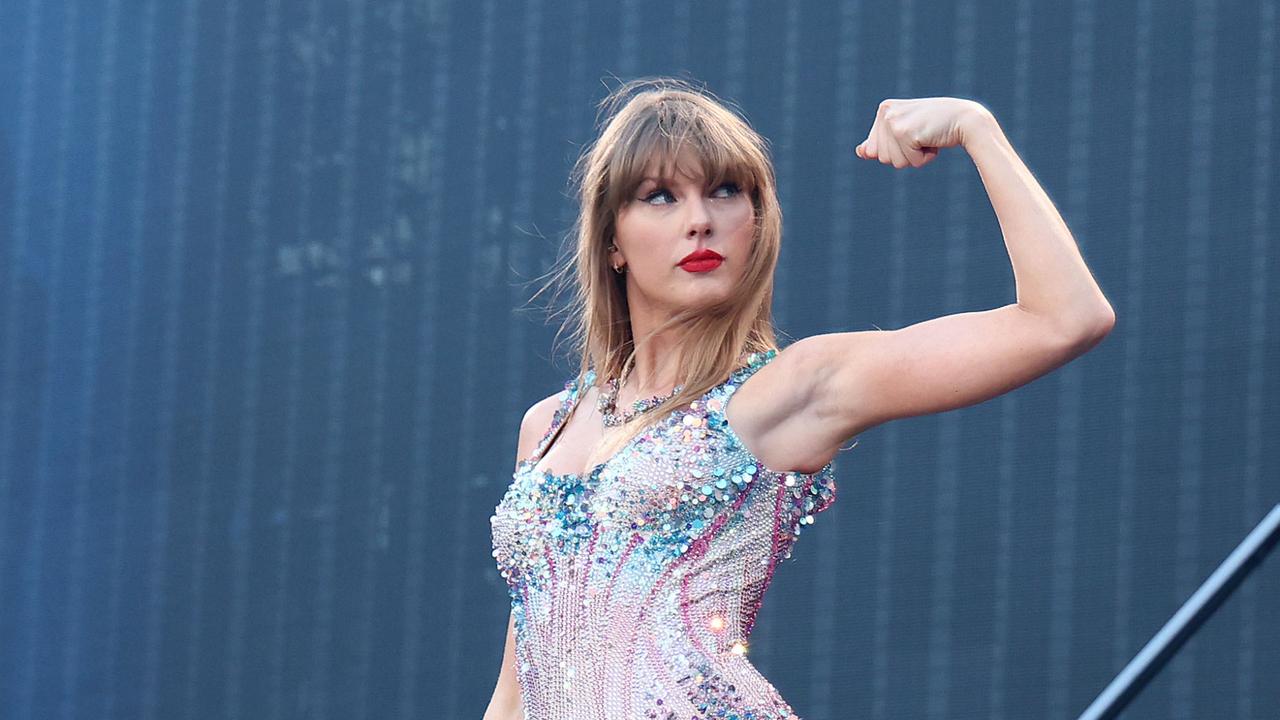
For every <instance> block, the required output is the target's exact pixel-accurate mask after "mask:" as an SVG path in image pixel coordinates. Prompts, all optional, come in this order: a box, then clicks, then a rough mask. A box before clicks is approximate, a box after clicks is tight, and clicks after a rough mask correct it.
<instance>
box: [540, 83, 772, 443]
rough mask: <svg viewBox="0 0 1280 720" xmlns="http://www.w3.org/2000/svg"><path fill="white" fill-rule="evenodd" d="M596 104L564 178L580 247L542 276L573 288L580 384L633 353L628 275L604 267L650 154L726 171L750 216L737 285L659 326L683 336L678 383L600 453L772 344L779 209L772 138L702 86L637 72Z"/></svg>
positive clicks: (714, 172)
mask: <svg viewBox="0 0 1280 720" xmlns="http://www.w3.org/2000/svg"><path fill="white" fill-rule="evenodd" d="M597 110H598V112H597V126H598V127H599V126H601V125H602V126H603V127H602V129H601V130H600V132H599V135H598V136H597V137H596V139H595V140H594V141H593V142H592V143H590V144H589V145H587V146H586V147H585V148H584V149H583V152H582V154H581V155H580V156H579V158H578V161H577V163H576V164H575V166H574V170H573V174H572V177H571V182H572V185H573V190H574V194H575V196H576V198H577V200H578V203H579V212H578V217H577V220H576V221H575V223H574V225H573V227H572V229H571V230H570V234H569V239H570V240H571V241H572V240H573V239H575V238H576V243H572V244H573V245H574V248H575V249H574V252H573V253H572V254H568V255H566V256H565V257H564V258H563V259H562V261H561V263H560V265H559V267H558V268H553V274H552V279H551V282H549V283H548V285H551V284H553V283H556V284H558V285H559V286H560V288H561V290H563V289H564V288H565V287H570V288H571V289H572V290H573V294H572V300H571V302H570V304H569V306H568V308H567V311H568V313H569V317H568V318H566V321H565V324H564V325H562V327H561V331H563V330H564V329H565V327H566V326H568V325H572V334H571V336H570V338H571V341H572V342H573V344H574V350H575V354H576V355H577V356H578V358H579V359H580V366H579V369H578V372H579V382H581V381H582V380H583V379H584V377H585V375H586V373H587V371H588V370H590V369H591V368H593V367H594V369H595V371H596V376H597V378H599V380H600V381H601V382H603V380H605V379H607V378H612V377H618V376H619V374H620V373H621V371H622V370H623V368H624V367H625V366H626V364H627V363H628V361H629V360H630V359H631V358H632V356H633V355H634V353H635V351H636V342H637V340H636V338H634V337H632V333H631V324H630V320H629V312H628V309H627V299H626V278H625V275H619V274H617V273H616V272H614V270H613V269H612V267H611V266H610V263H609V252H608V249H607V248H608V246H609V244H610V242H611V239H612V237H613V234H614V227H615V224H616V221H617V215H618V210H619V209H620V208H621V207H622V206H623V205H624V204H625V203H626V202H627V200H628V199H629V198H631V197H632V196H633V195H634V193H635V191H636V189H637V188H638V187H639V185H640V183H641V182H642V180H643V177H644V174H645V171H646V170H647V169H649V168H650V165H651V164H652V163H653V162H654V161H655V160H656V161H657V162H659V163H660V165H661V167H662V168H663V173H662V175H663V176H666V177H669V176H670V172H668V170H669V169H674V165H675V163H676V159H677V157H678V156H680V154H681V152H682V151H691V152H692V155H693V157H695V158H696V159H697V161H698V163H699V164H700V165H701V168H700V169H701V170H702V171H703V173H705V176H706V179H707V180H708V181H709V186H710V187H716V186H719V185H720V184H721V183H723V182H727V181H733V182H736V183H738V185H739V187H741V188H742V190H743V191H744V192H749V194H750V197H751V203H752V206H753V208H754V223H755V234H754V239H753V242H752V245H751V252H750V256H749V257H748V259H747V266H746V268H745V270H744V274H743V277H742V282H741V283H740V284H739V285H738V286H737V287H738V290H737V291H735V292H734V293H733V294H732V295H731V296H730V297H728V298H726V299H724V300H723V301H720V302H717V303H715V304H714V305H712V306H707V307H700V308H695V309H686V310H682V311H681V312H679V313H678V314H677V315H675V316H674V317H672V318H670V319H669V320H667V321H666V322H664V323H663V324H662V325H660V326H659V327H658V328H657V329H656V330H654V333H655V334H656V333H658V332H661V331H663V330H666V329H668V328H671V327H676V326H679V327H682V328H684V331H683V333H682V335H681V336H682V337H684V338H688V339H689V341H687V342H686V344H685V345H684V346H682V347H681V357H680V362H679V365H678V369H677V373H678V374H677V377H680V378H684V381H683V382H682V383H681V384H682V385H683V388H682V389H681V391H680V392H679V393H678V394H676V395H675V396H674V397H672V398H671V399H669V400H667V401H666V402H665V403H663V404H662V405H661V406H659V407H658V408H655V409H654V410H651V411H649V412H648V413H645V414H642V415H640V416H639V417H637V418H636V419H635V420H633V421H631V422H629V423H627V424H625V425H623V426H622V428H620V429H619V430H618V431H615V432H610V433H606V435H605V438H604V441H603V442H602V443H601V444H600V446H598V447H597V449H596V451H595V452H594V453H593V456H595V455H597V454H599V453H602V452H603V453H607V455H605V457H607V456H608V455H612V454H613V452H614V451H616V450H617V449H619V448H621V447H623V446H625V445H626V444H627V443H628V442H630V441H631V440H632V439H633V438H635V437H636V436H638V435H639V434H640V433H641V432H643V431H644V430H646V429H647V428H650V427H652V426H654V425H656V424H657V423H659V422H661V421H662V420H663V419H664V418H666V417H668V416H669V415H670V414H671V413H672V412H673V411H675V410H676V409H679V408H681V407H684V406H686V405H688V404H689V403H690V402H692V401H693V400H696V399H697V398H698V397H700V396H701V395H702V394H704V393H705V392H707V391H708V390H710V389H711V388H712V387H714V386H715V385H717V384H719V383H721V382H723V381H724V380H725V379H726V378H728V376H729V374H730V373H731V372H733V371H734V370H735V369H737V368H738V367H739V366H740V365H742V364H743V359H744V356H745V355H747V354H750V353H753V352H765V351H767V350H771V349H775V350H776V349H777V340H776V339H775V336H774V328H773V319H772V310H771V305H772V300H773V274H774V269H775V268H776V267H777V263H778V254H779V250H780V246H781V242H782V210H781V207H780V206H779V204H778V196H777V189H776V185H775V176H774V170H773V163H772V161H771V159H770V157H769V150H768V143H767V141H766V140H765V139H764V138H763V137H761V135H760V134H759V133H757V132H756V131H755V130H754V129H753V128H751V126H750V125H749V124H748V123H747V121H746V120H745V119H743V118H742V117H741V116H740V115H738V114H737V113H735V112H734V111H733V110H731V109H730V108H729V107H727V106H726V105H725V104H724V103H723V102H722V101H721V100H719V99H718V98H716V97H715V96H714V95H713V94H711V93H710V92H709V91H707V90H706V89H704V88H698V87H695V86H694V85H692V84H690V83H689V82H687V81H684V80H680V79H676V78H641V79H637V80H632V81H630V82H626V83H623V84H622V85H620V86H619V87H618V88H617V89H615V90H614V91H612V92H610V93H609V94H608V95H607V96H606V97H605V98H604V99H603V100H602V101H601V102H600V104H599V106H598V108H597ZM545 287H546V286H544V288H543V289H545ZM540 293H541V290H540V291H539V294H540ZM558 294H559V293H558V292H557V295H558ZM535 297H536V295H535ZM558 336H559V333H557V337H558ZM643 340H644V339H643V338H641V339H640V342H643ZM581 392H584V393H585V392H586V388H585V387H583V388H582V390H581Z"/></svg>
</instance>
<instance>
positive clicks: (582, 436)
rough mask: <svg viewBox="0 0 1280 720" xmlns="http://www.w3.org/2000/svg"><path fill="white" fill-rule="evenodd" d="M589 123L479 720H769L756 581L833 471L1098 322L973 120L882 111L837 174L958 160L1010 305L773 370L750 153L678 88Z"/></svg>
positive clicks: (991, 136)
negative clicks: (570, 247) (1000, 265)
mask: <svg viewBox="0 0 1280 720" xmlns="http://www.w3.org/2000/svg"><path fill="white" fill-rule="evenodd" d="M603 107H604V109H605V110H607V113H606V117H607V123H606V124H605V126H604V128H603V130H602V131H601V133H600V136H599V138H598V139H597V140H596V141H595V142H594V143H593V144H592V145H591V146H589V147H588V148H587V149H586V150H585V151H584V153H583V155H582V157H581V159H580V161H579V164H578V166H577V168H575V179H576V180H577V186H578V194H579V200H580V214H579V217H578V222H577V225H576V228H575V231H576V237H577V252H576V255H574V256H573V257H572V258H571V265H567V266H566V267H565V268H563V269H562V273H561V274H562V276H564V275H565V274H566V273H569V272H572V273H574V275H573V279H574V287H575V290H576V298H575V307H574V311H575V312H574V313H573V315H572V318H573V319H574V320H575V321H576V323H577V326H576V335H575V337H576V341H577V349H578V352H579V355H580V357H581V367H580V372H579V375H578V376H577V377H576V378H574V379H573V380H571V381H569V382H568V383H566V385H565V387H564V390H563V391H562V392H559V393H557V394H555V395H552V396H550V397H547V398H545V399H543V400H541V401H540V402H538V403H536V404H534V405H533V406H532V407H531V408H529V410H528V412H527V413H526V414H525V416H524V419H523V421H522V423H521V428H520V438H519V443H518V445H519V449H518V452H517V464H516V470H515V474H514V476H513V482H512V483H511V486H510V488H509V489H508V491H507V493H506V495H505V496H504V497H503V498H502V501H501V502H500V503H499V505H498V507H497V509H496V512H495V514H494V516H493V517H492V518H491V522H492V525H493V541H494V551H493V555H494V557H495V558H496V560H497V563H498V566H499V568H500V570H501V573H502V576H503V577H504V578H505V579H506V581H507V583H508V586H509V591H510V595H511V599H512V612H511V617H510V620H509V623H508V629H507V641H506V651H505V653H504V656H503V661H502V668H501V671H500V673H499V676H498V683H497V688H496V689H495V691H494V694H493V697H492V700H491V701H490V704H489V709H488V712H487V713H486V715H485V717H486V718H487V719H489V720H498V719H502V718H529V719H530V720H552V719H554V720H563V719H565V718H574V719H581V720H588V719H591V720H595V719H599V720H604V719H606V718H608V719H614V718H619V719H624V718H625V719H630V718H681V719H684V718H690V717H754V718H795V717H796V716H795V714H794V712H793V711H792V709H791V707H790V706H789V705H788V704H787V702H786V701H785V700H783V698H781V697H780V696H779V694H778V693H777V691H776V690H775V689H774V687H773V686H772V685H771V684H770V683H769V682H768V681H767V680H766V679H765V678H764V677H762V676H761V675H760V674H759V673H758V672H757V671H756V669H755V668H754V666H753V665H752V664H751V662H750V660H749V659H748V654H747V653H748V638H749V636H750V633H751V628H752V624H753V623H754V621H755V617H756V614H757V612H758V610H759V608H760V603H761V601H762V599H763V596H764V593H765V590H766V588H767V587H768V586H769V582H770V579H771V577H772V574H773V569H774V567H775V566H776V564H777V562H779V561H780V560H782V559H784V558H786V557H789V556H790V550H791V546H792V544H793V543H794V541H795V539H796V536H797V535H798V534H799V532H800V529H801V527H802V526H803V525H805V524H809V523H812V522H813V517H814V515H815V514H816V513H818V512H821V511H822V510H823V509H825V508H826V507H827V506H829V505H830V504H831V502H832V501H833V500H834V497H835V483H834V479H833V472H832V461H833V458H834V457H835V455H836V453H837V451H838V450H840V449H841V446H842V445H843V444H844V443H846V442H847V441H849V440H851V439H852V438H854V437H855V436H857V435H858V434H859V433H861V432H862V431H864V430H866V429H867V428H870V427H873V426H875V425H878V424H880V423H883V422H885V421H887V420H891V419H894V418H902V417H909V416H918V415H923V414H926V413H937V412H943V411H946V410H951V409H954V408H960V407H964V406H967V405H972V404H975V403H979V402H982V401H984V400H987V399H990V398H993V397H996V396H997V395H1000V394H1001V393H1005V392H1008V391H1010V390H1012V389H1014V388H1016V387H1019V386H1021V385H1023V384H1025V383H1027V382H1029V381H1031V380H1033V379H1035V378H1036V377H1039V376H1041V375H1043V374H1045V373H1047V372H1049V371H1051V370H1053V369H1055V368H1057V367H1059V366H1061V365H1062V364H1064V363H1066V362H1067V361H1069V360H1071V359H1072V358H1075V357H1077V356H1079V355H1080V354H1082V353H1084V352H1086V351H1087V350H1089V349H1090V348H1091V347H1093V346H1094V345H1095V344H1097V343H1098V342H1099V341H1100V340H1101V339H1102V338H1103V337H1104V336H1105V335H1106V334H1107V333H1108V332H1109V331H1110V329H1111V327H1112V325H1113V324H1114V313H1113V311H1112V309H1111V306H1110V305H1109V304H1108V302H1107V300H1106V299H1105V297H1104V296H1103V294H1102V292H1101V290H1100V289H1099V288H1098V285H1097V284H1096V283H1095V282H1094V280H1093V277H1092V276H1091V274H1090V272H1089V270H1088V268H1087V267H1086V266H1085V263H1084V261H1083V259H1082V258H1081V256H1080V253H1079V251H1078V249H1077V248H1076V245H1075V242H1074V240H1073V239H1072V237H1071V234H1070V232H1069V231H1068V229H1067V227H1066V225H1065V224H1064V223H1063V221H1062V218H1061V217H1060V216H1059V215H1058V213H1057V212H1056V211H1055V209H1054V207H1053V204H1052V203H1051V202H1050V200H1049V198H1048V197H1047V196H1046V195H1045V193H1044V191H1043V190H1041V188H1040V187H1039V185H1037V183H1036V182H1035V180H1034V178H1033V177H1032V175H1031V173H1030V172H1029V171H1028V170H1027V168H1026V167H1025V166H1024V165H1023V163H1022V162H1021V160H1020V159H1019V158H1018V156H1017V155H1016V154H1015V153H1014V151H1013V149H1012V147H1011V146H1010V144H1009V142H1008V141H1007V140H1006V139H1005V137H1004V135H1003V134H1002V132H1001V130H1000V127H999V125H998V124H997V123H996V121H995V119H994V117H993V116H992V115H991V114H990V113H989V112H988V111H987V110H986V109H985V108H984V107H982V106H981V105H979V104H978V103H975V102H973V101H969V100H963V99H957V98H926V99H916V100H886V101H884V102H883V103H881V104H880V107H879V110H878V111H877V113H876V118H875V121H874V123H873V124H872V126H871V130H870V133H869V135H868V137H867V139H866V140H864V141H863V142H862V143H861V144H860V145H858V147H857V148H855V152H856V154H857V156H858V157H860V158H864V159H867V160H879V161H880V162H882V163H885V164H892V165H893V166H894V167H895V168H904V167H907V166H908V165H910V166H912V167H921V166H923V165H925V164H927V163H928V162H930V161H932V160H933V159H934V158H935V157H936V156H937V153H938V150H939V149H940V148H944V147H951V146H957V145H959V146H962V147H963V148H964V149H965V150H966V151H967V152H968V153H969V155H970V157H972V159H973V161H974V162H975V163H976V164H977V167H978V170H979V173H980V175H981V177H982V181H983V183H984V185H985V187H986V190H987V192H988V194H989V196H990V198H991V203H992V205H993V206H994V209H995V212H996V215H997V216H998V218H999V221H1000V227H1001V229H1002V231H1003V233H1004V237H1005V245H1006V247H1007V249H1008V252H1009V258H1010V260H1011V262H1012V264H1013V270H1014V275H1015V279H1016V283H1017V302H1016V303H1011V304H1009V305H1006V306H1004V307H999V308H995V309H993V310H985V311H979V312H966V313H959V314H955V315H949V316H946V317H940V318H935V319H932V320H929V321H926V322H921V323H918V324H915V325H911V326H909V327H906V328H903V329H900V330H892V331H869V332H846V333H831V334H823V335H815V336H812V337H807V338H803V339H801V340H798V341H796V342H794V343H792V344H790V345H789V346H788V347H786V348H785V349H779V348H778V347H777V343H776V341H775V338H774V333H773V330H772V323H771V315H770V301H771V298H772V290H773V272H774V268H775V265H776V263H777V259H778V251H779V245H780V242H781V225H782V223H781V214H780V210H779V207H778V200H777V196H776V190H775V187H774V174H773V169H772V166H771V162H770V160H769V158H768V153H767V151H766V145H765V141H764V140H763V139H762V138H761V137H760V136H759V135H758V134H756V133H755V132H754V131H753V130H752V129H751V128H750V127H749V126H748V125H747V123H746V122H745V121H743V120H742V119H741V118H739V117H738V116H737V115H736V114H735V113H733V112H731V111H730V110H728V109H727V108H726V107H724V106H723V105H722V104H720V103H719V102H718V101H717V100H716V99H715V98H714V97H713V96H711V95H710V94H709V93H707V92H705V91H703V90H700V89H697V88H694V87H692V86H690V85H688V84H687V83H683V82H681V81H675V80H667V79H660V80H642V81H634V82H631V83H628V84H626V85H623V86H622V87H621V88H619V89H618V90H617V91H615V92H614V93H612V94H611V95H610V97H609V98H606V101H605V104H604V106H603ZM562 279H563V277H562ZM731 399H732V401H733V402H732V403H730V400H731ZM623 408H627V409H626V410H623Z"/></svg>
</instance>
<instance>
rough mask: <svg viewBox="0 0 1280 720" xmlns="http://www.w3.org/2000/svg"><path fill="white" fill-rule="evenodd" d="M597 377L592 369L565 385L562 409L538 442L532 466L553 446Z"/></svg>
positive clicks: (562, 391)
mask: <svg viewBox="0 0 1280 720" xmlns="http://www.w3.org/2000/svg"><path fill="white" fill-rule="evenodd" d="M595 377H596V371H595V369H594V368H592V369H589V370H587V373H586V375H583V376H582V377H580V378H574V379H572V380H569V381H568V382H566V383H565V384H564V389H563V390H561V391H560V407H558V408H556V412H555V415H553V416H552V417H551V426H550V427H548V428H547V430H546V432H544V433H543V434H542V439H541V440H539V441H538V446H537V447H536V448H534V451H533V456H532V457H530V458H529V460H528V463H529V464H530V465H534V464H536V463H537V462H538V460H540V459H542V456H543V454H544V453H546V451H547V448H549V447H550V446H551V443H552V442H554V441H555V438H556V437H557V436H558V435H559V430H560V428H561V427H563V426H564V421H565V420H566V419H567V418H568V417H569V415H570V414H571V413H572V412H573V410H574V408H576V407H577V406H578V401H579V400H581V399H582V394H583V393H584V392H585V391H586V389H587V388H589V387H591V386H592V385H593V384H594V383H595Z"/></svg>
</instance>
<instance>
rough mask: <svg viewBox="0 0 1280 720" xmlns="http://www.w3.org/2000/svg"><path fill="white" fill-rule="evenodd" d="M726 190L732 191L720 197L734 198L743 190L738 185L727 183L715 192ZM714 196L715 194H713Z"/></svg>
mask: <svg viewBox="0 0 1280 720" xmlns="http://www.w3.org/2000/svg"><path fill="white" fill-rule="evenodd" d="M726 188H727V189H728V190H729V191H730V192H729V194H727V195H720V196H719V197H733V196H734V195H737V194H738V193H740V192H742V188H740V187H738V183H735V182H727V183H725V184H723V185H721V186H720V187H718V188H716V190H715V192H716V193H718V192H720V191H721V190H724V189H726ZM712 194H715V193H712Z"/></svg>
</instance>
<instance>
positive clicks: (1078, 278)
mask: <svg viewBox="0 0 1280 720" xmlns="http://www.w3.org/2000/svg"><path fill="white" fill-rule="evenodd" d="M964 128H965V130H964V141H963V145H964V148H965V151H966V152H968V153H969V157H971V158H972V159H973V162H974V164H975V165H976V166H977V168H978V174H979V175H980V176H981V177H982V183H983V185H984V186H985V187H986V190H987V195H988V197H989V198H990V200H991V206H992V208H994V210H995V213H996V218H997V219H998V220H999V222H1000V230H1001V232H1002V233H1003V234H1004V241H1005V247H1006V248H1007V249H1008V252H1009V260H1010V262H1012V264H1013V275H1014V282H1015V284H1016V286H1017V301H1018V305H1019V306H1021V307H1022V308H1023V309H1025V310H1027V311H1028V312H1031V313H1034V314H1035V315H1038V316H1040V317H1043V318H1045V319H1046V320H1048V321H1050V322H1052V323H1054V324H1055V325H1057V326H1059V327H1061V328H1064V329H1068V330H1072V331H1074V330H1086V331H1089V330H1093V329H1095V328H1098V327H1100V326H1101V327H1109V325H1110V323H1111V322H1112V321H1113V319H1114V313H1113V311H1112V308H1111V305H1110V304H1109V303H1108V302H1107V299H1106V297H1105V296H1104V295H1103V293H1102V289H1101V288H1099V287H1098V284H1097V282H1095V281H1094V279H1093V275H1092V273H1090V272H1089V268H1088V267H1087V266H1086V265H1085V262H1084V258H1083V257H1082V256H1081V255H1080V249H1079V248H1078V247H1077V245H1076V241H1075V238H1073V237H1072V235H1071V231H1070V230H1069V229H1068V228H1067V224H1066V222H1065V221H1063V219H1062V216H1061V215H1060V214H1058V211H1057V209H1056V208H1055V207H1054V205H1053V202H1052V201H1051V200H1050V199H1049V196H1048V195H1046V194H1045V192H1044V190H1043V189H1042V188H1041V187H1040V185H1039V183H1037V182H1036V180H1035V178H1034V177H1033V176H1032V174H1031V171H1030V170H1028V169H1027V166H1026V165H1025V164H1024V163H1023V162H1022V159H1021V158H1019V157H1018V154H1017V153H1016V152H1014V150H1013V146H1012V145H1010V144H1009V141H1008V139H1007V138H1006V137H1005V135H1004V132H1003V131H1002V130H1001V129H1000V125H999V123H998V122H996V120H995V118H994V117H993V116H992V115H991V114H990V113H989V112H987V111H986V110H985V109H983V108H981V107H980V106H979V107H978V108H975V111H974V113H973V114H972V115H971V116H970V117H969V118H968V121H967V122H966V124H965V125H964Z"/></svg>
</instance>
